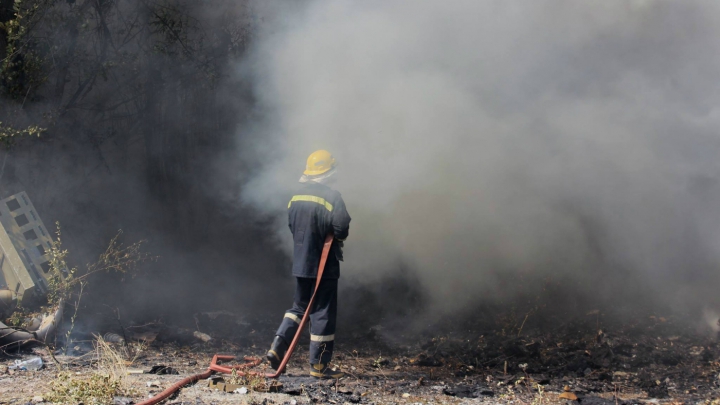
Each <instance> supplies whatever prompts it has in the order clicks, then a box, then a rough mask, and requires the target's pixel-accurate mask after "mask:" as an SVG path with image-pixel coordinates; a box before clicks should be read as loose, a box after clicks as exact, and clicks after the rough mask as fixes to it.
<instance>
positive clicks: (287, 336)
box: [267, 150, 350, 378]
mask: <svg viewBox="0 0 720 405" xmlns="http://www.w3.org/2000/svg"><path fill="white" fill-rule="evenodd" d="M335 174H336V163H335V159H334V158H333V156H332V155H331V154H330V152H328V151H326V150H318V151H315V152H313V153H312V154H311V155H310V156H309V157H308V160H307V166H306V168H305V172H304V173H303V175H302V177H300V187H299V190H298V192H297V193H296V194H295V195H294V196H293V197H292V198H291V199H290V202H289V203H288V225H289V226H290V231H291V232H292V235H293V242H294V243H293V245H294V253H293V266H292V274H293V276H295V278H296V281H297V282H296V285H295V299H294V303H293V306H292V308H291V309H289V310H287V311H286V312H285V316H284V317H283V320H282V322H281V323H280V327H279V328H278V330H277V332H276V333H275V339H274V340H273V342H272V346H271V348H270V350H269V351H268V352H267V358H268V360H269V361H270V365H271V366H272V368H274V369H275V370H277V369H278V367H279V366H280V362H281V361H282V359H283V357H285V353H286V352H287V349H288V347H289V345H290V342H291V341H292V339H293V337H294V336H295V332H297V329H298V326H299V324H300V320H301V319H302V317H303V314H304V313H305V310H306V309H307V305H308V302H309V301H310V297H311V296H312V294H313V290H314V289H315V281H316V278H317V270H318V265H319V262H320V256H321V252H322V248H323V245H324V242H325V237H326V236H327V235H328V234H329V233H332V234H333V235H334V240H333V243H332V246H331V248H330V253H329V255H328V258H327V262H326V264H325V270H324V273H323V276H322V280H321V282H320V286H319V287H318V291H317V294H316V297H315V303H314V306H313V308H311V310H310V366H311V369H310V375H311V376H313V377H317V378H341V377H343V376H344V373H342V372H340V371H332V370H331V369H330V368H329V367H328V365H329V363H330V359H331V358H332V353H333V346H334V344H335V318H336V315H337V286H338V278H339V277H340V262H341V261H342V260H343V252H342V247H343V242H344V240H345V238H347V236H348V229H349V226H350V215H348V212H347V210H346V209H345V202H344V201H343V199H342V196H341V195H340V193H339V192H337V191H335V190H333V189H332V188H330V187H329V185H330V184H331V183H332V182H333V181H334V180H335Z"/></svg>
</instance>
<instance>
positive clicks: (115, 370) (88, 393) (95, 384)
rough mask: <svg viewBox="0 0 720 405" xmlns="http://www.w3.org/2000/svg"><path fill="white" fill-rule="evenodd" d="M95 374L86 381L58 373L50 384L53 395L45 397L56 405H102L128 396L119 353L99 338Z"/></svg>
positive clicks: (82, 377) (123, 363)
mask: <svg viewBox="0 0 720 405" xmlns="http://www.w3.org/2000/svg"><path fill="white" fill-rule="evenodd" d="M95 353H96V356H97V364H96V365H97V371H96V372H95V373H94V374H93V375H91V376H90V377H89V378H88V377H87V376H77V375H75V374H74V373H71V372H68V371H63V372H60V373H59V374H58V376H57V378H56V379H55V381H53V382H52V383H51V388H52V391H51V392H50V393H49V394H48V395H47V396H46V399H47V400H48V401H49V402H54V403H57V404H63V405H64V404H73V405H74V404H79V403H82V404H85V405H101V404H109V403H112V399H113V397H114V396H117V395H123V394H129V393H130V387H129V385H128V383H127V381H126V379H125V376H126V375H127V366H126V360H125V356H126V355H127V354H125V353H123V352H122V350H116V349H115V348H114V347H113V346H112V345H111V344H110V343H108V342H106V341H105V339H103V338H102V337H101V336H97V337H96V341H95Z"/></svg>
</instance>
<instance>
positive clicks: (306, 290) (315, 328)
mask: <svg viewBox="0 0 720 405" xmlns="http://www.w3.org/2000/svg"><path fill="white" fill-rule="evenodd" d="M315 281H316V280H315V279H314V278H305V277H297V284H296V286H295V299H294V303H293V307H292V308H291V309H289V310H287V311H286V312H285V317H283V320H282V323H280V328H278V330H277V332H276V333H275V334H276V335H277V336H280V337H282V338H283V339H285V342H287V344H288V345H289V344H290V342H292V340H293V337H295V333H296V332H297V329H298V326H300V320H301V319H302V317H303V315H304V314H305V309H306V308H307V306H308V303H309V302H310V297H311V296H312V294H313V290H314V289H315ZM337 286H338V280H337V279H323V280H322V281H320V287H319V288H318V292H317V296H316V297H315V304H314V305H313V308H312V309H311V311H310V364H328V363H330V359H332V353H333V346H334V345H335V318H336V316H337Z"/></svg>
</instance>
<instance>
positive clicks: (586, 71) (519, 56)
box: [241, 0, 720, 313]
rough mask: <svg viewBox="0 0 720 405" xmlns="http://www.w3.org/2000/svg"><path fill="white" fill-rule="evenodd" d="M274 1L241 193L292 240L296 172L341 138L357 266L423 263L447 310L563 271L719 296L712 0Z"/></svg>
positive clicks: (352, 260) (365, 275) (583, 285)
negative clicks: (289, 220)
mask: <svg viewBox="0 0 720 405" xmlns="http://www.w3.org/2000/svg"><path fill="white" fill-rule="evenodd" d="M262 4H264V7H265V9H264V10H265V13H266V19H265V20H264V21H265V25H264V26H263V27H262V28H263V29H264V31H262V33H261V35H260V40H259V41H260V42H259V43H258V44H256V49H255V50H254V55H253V59H252V61H251V62H250V63H249V64H246V65H244V66H245V67H244V68H243V70H242V71H243V72H247V71H248V70H250V71H252V75H253V78H254V80H255V83H256V87H255V89H256V95H257V97H258V99H259V103H260V106H261V111H262V119H259V120H258V121H257V122H256V124H255V126H254V127H253V129H252V131H253V134H254V135H253V136H252V137H245V138H244V140H243V141H242V142H241V145H242V148H243V150H244V153H245V154H249V155H253V156H256V159H257V161H258V163H257V164H258V165H259V166H260V169H258V170H256V172H255V173H254V176H253V177H252V179H251V180H249V181H248V182H247V184H246V185H245V188H244V193H243V198H244V201H245V202H247V203H251V204H253V205H254V206H255V207H256V208H258V209H260V210H262V211H264V212H266V213H267V214H268V215H270V216H274V217H275V218H276V229H277V235H278V240H279V242H280V243H281V246H282V247H283V248H284V249H286V250H287V249H289V247H290V246H291V243H289V242H288V241H289V232H288V231H287V225H286V217H285V204H286V201H287V193H289V191H288V190H291V189H292V187H293V184H294V182H296V181H297V178H298V177H299V176H300V173H301V170H302V168H303V165H304V159H305V157H306V156H307V154H309V153H310V152H312V151H313V150H315V149H319V148H326V149H328V150H330V151H332V152H333V153H334V154H335V155H336V156H337V159H338V160H339V162H340V180H339V184H338V189H339V190H340V191H341V192H342V193H343V196H344V197H345V200H346V202H347V206H348V209H349V211H350V213H351V215H352V217H353V222H352V224H351V231H350V238H349V239H348V242H347V244H346V263H345V265H344V267H343V278H344V279H345V280H346V281H345V282H346V283H348V284H356V283H360V284H368V285H371V284H373V283H376V282H378V281H379V280H382V279H383V278H384V277H385V276H386V275H388V274H394V272H395V271H397V269H400V268H409V269H411V271H412V272H413V273H414V275H415V276H416V277H417V278H418V280H419V282H420V284H421V285H422V287H423V288H424V290H425V291H426V292H427V293H428V294H429V296H430V298H431V306H430V308H432V309H433V310H434V312H439V313H446V312H448V311H454V310H458V309H461V308H463V307H467V306H468V305H470V304H475V303H478V302H481V301H484V300H497V299H505V298H513V297H516V296H518V295H523V294H532V293H536V292H537V291H539V290H541V289H542V288H543V287H547V286H548V285H561V286H563V287H562V288H565V290H567V291H570V292H573V293H575V294H580V295H582V294H585V295H588V294H590V295H596V296H601V297H605V298H606V299H607V301H612V300H621V299H627V298H630V297H635V299H634V302H637V301H640V300H645V299H647V298H651V299H652V300H651V302H652V303H659V304H662V305H666V306H675V307H676V308H681V309H687V308H695V309H697V308H701V307H703V306H706V305H711V304H712V301H713V299H712V298H710V297H709V295H708V294H707V293H708V289H707V288H706V287H703V286H705V285H709V284H710V283H713V282H716V281H717V268H718V263H719V261H718V260H719V259H720V257H719V253H720V249H719V246H720V216H718V208H717V206H718V205H717V201H718V197H720V183H719V182H718V180H719V179H720V178H719V176H720V167H719V164H718V161H719V160H718V159H717V152H718V150H720V149H719V147H720V138H719V137H718V134H717V128H718V122H720V121H719V117H720V115H719V114H718V110H717V107H716V106H717V105H718V101H719V99H720V93H719V92H718V90H717V86H716V85H715V83H718V82H719V81H720V77H719V76H720V60H719V58H718V56H717V55H720V42H718V41H717V38H718V35H719V34H720V32H718V28H717V27H720V17H718V16H720V13H719V11H720V10H719V9H718V7H719V6H718V4H717V3H716V2H712V1H696V2H679V1H641V0H637V1H603V2H590V1H581V2H578V1H543V2H515V1H483V2H478V1H453V2H415V1H395V2H385V1H363V2H352V1H335V2H325V1H314V2H308V3H304V6H302V7H296V8H293V9H291V10H284V9H283V7H282V6H283V5H285V4H284V3H268V2H262ZM260 9H261V10H262V9H263V7H262V6H261V7H260ZM243 133H245V132H243ZM248 151H250V152H249V153H248ZM243 156H246V155H243ZM562 288H561V289H562ZM710 290H711V289H710ZM713 295H716V294H713ZM638 297H642V298H641V299H637V298H638Z"/></svg>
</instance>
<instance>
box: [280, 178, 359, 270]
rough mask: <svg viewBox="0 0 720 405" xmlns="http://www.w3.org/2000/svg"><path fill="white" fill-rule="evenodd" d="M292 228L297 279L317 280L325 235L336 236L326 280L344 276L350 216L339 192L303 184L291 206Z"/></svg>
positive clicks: (319, 185) (289, 216)
mask: <svg viewBox="0 0 720 405" xmlns="http://www.w3.org/2000/svg"><path fill="white" fill-rule="evenodd" d="M288 225H289V226H290V231H291V232H292V234H293V244H294V253H293V268H292V274H293V276H295V277H311V278H315V277H317V269H318V265H319V264H320V255H321V254H322V248H323V244H324V243H325V236H327V234H329V233H332V234H334V235H335V241H333V244H332V248H331V249H330V254H329V255H328V259H327V263H326V264H325V272H324V273H323V279H337V278H339V277H340V261H342V259H343V258H342V242H343V241H344V240H345V238H347V236H348V230H349V228H350V215H348V212H347V209H346V208H345V202H344V201H343V199H342V196H341V195H340V193H339V192H337V191H335V190H333V189H331V188H330V187H328V186H326V185H323V184H319V183H316V182H314V181H310V182H307V183H303V184H302V185H301V186H300V188H299V190H298V192H297V193H296V194H295V195H294V196H293V197H292V199H291V200H290V202H289V203H288Z"/></svg>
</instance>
